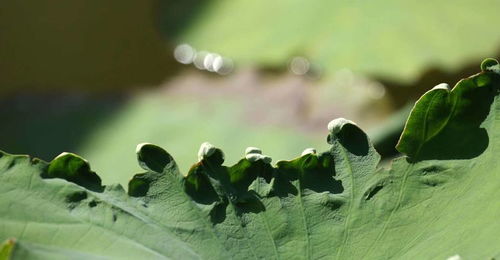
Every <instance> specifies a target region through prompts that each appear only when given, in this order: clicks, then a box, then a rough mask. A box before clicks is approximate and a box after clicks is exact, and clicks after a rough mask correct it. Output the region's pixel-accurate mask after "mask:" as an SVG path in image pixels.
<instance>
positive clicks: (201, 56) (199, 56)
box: [193, 51, 209, 70]
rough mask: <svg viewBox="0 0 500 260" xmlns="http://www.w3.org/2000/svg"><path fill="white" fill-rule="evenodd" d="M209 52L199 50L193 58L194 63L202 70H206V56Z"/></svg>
mask: <svg viewBox="0 0 500 260" xmlns="http://www.w3.org/2000/svg"><path fill="white" fill-rule="evenodd" d="M208 54H209V53H208V52H207V51H199V52H197V53H196V55H195V57H194V58H193V63H194V66H195V67H196V68H198V69H200V70H206V68H205V57H206V56H207V55H208Z"/></svg>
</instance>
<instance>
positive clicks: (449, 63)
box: [178, 0, 500, 83]
mask: <svg viewBox="0 0 500 260" xmlns="http://www.w3.org/2000/svg"><path fill="white" fill-rule="evenodd" d="M499 8H500V3H499V2H498V1H490V0H478V1H473V2H472V1H467V0H457V1H454V0H445V1H430V0H422V1H412V2H408V1H404V2H401V1H397V0H389V1H380V0H378V1H377V0H375V1H369V2H367V1H329V0H310V1H307V4H305V3H304V2H303V1H300V0H287V1H283V0H281V1H279V0H278V1H265V0H254V1H250V2H249V1H245V0H220V1H213V2H212V3H211V4H210V6H209V8H207V9H206V10H204V11H203V12H202V13H201V14H199V15H198V16H197V19H195V20H193V21H192V22H191V25H190V26H189V27H188V28H187V29H186V30H185V31H184V32H182V33H181V35H180V36H179V37H178V38H179V39H178V41H179V42H187V43H189V44H191V45H193V47H195V48H197V49H200V50H208V51H211V52H219V53H221V54H222V55H224V56H227V57H230V58H233V59H234V60H235V61H236V63H237V64H240V65H242V64H245V65H246V64H259V65H264V66H266V65H267V66H272V67H279V66H282V67H285V66H286V64H287V62H288V61H289V60H290V59H291V57H293V56H295V55H300V56H305V57H307V58H309V59H310V60H311V61H312V62H313V64H317V65H320V66H322V67H323V71H324V73H325V74H327V75H331V74H333V73H335V72H336V71H338V70H339V69H342V68H349V69H351V70H353V71H355V72H359V73H363V74H371V75H376V76H377V77H390V78H394V79H395V80H398V81H399V82H406V83H408V82H413V81H414V80H415V79H416V78H417V77H418V76H419V75H420V74H421V73H422V72H423V71H425V70H426V69H428V68H429V67H430V66H437V67H439V68H446V69H450V70H453V69H458V68H461V67H463V66H464V65H468V64H467V63H468V62H470V57H484V56H491V55H496V54H497V53H496V52H497V51H498V44H499V40H500V38H499V36H500V35H499V33H498V32H496V31H495V32H492V31H491V30H489V29H488V28H490V26H491V24H498V23H499V22H500V18H499V16H498V15H496V13H497V10H498V9H499Z"/></svg>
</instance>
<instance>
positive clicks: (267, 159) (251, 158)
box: [245, 153, 272, 163]
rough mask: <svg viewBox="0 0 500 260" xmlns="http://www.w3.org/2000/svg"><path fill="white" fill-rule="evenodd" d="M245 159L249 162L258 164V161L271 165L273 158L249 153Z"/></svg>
mask: <svg viewBox="0 0 500 260" xmlns="http://www.w3.org/2000/svg"><path fill="white" fill-rule="evenodd" d="M245 158H246V159H247V160H249V161H250V162H256V161H258V160H262V161H263V162H265V163H271V161H272V158H271V157H269V156H267V155H262V154H259V153H249V154H247V155H245Z"/></svg>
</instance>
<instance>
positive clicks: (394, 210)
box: [363, 164, 414, 259]
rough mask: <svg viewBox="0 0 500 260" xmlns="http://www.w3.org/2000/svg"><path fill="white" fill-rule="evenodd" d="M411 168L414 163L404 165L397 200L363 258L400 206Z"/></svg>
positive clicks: (383, 232)
mask: <svg viewBox="0 0 500 260" xmlns="http://www.w3.org/2000/svg"><path fill="white" fill-rule="evenodd" d="M413 168H414V164H409V165H408V167H406V169H405V172H404V175H403V180H402V181H401V185H400V188H399V193H398V200H397V201H396V204H395V206H394V208H393V209H392V210H391V213H390V214H389V217H387V219H386V221H385V223H384V226H383V227H382V230H381V231H380V233H379V234H378V235H377V237H376V238H375V240H374V241H373V242H372V244H371V245H370V247H369V248H368V250H366V253H365V254H364V255H363V259H364V258H365V257H366V256H367V255H368V254H369V253H370V252H371V250H372V249H373V247H374V246H375V245H376V244H377V243H378V242H379V240H380V239H381V238H382V236H383V235H384V234H385V232H386V230H387V227H388V226H389V223H390V222H391V220H392V217H393V216H394V212H396V210H398V209H399V207H400V206H401V201H402V200H403V196H404V190H405V188H406V182H407V180H408V175H409V173H410V170H412V169H413Z"/></svg>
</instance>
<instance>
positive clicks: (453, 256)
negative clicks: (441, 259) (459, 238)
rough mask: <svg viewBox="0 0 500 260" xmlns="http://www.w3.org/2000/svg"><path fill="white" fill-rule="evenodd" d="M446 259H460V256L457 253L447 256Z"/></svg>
mask: <svg viewBox="0 0 500 260" xmlns="http://www.w3.org/2000/svg"><path fill="white" fill-rule="evenodd" d="M446 260H462V257H461V256H460V255H458V254H456V255H452V256H450V257H448V258H447V259H446Z"/></svg>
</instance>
